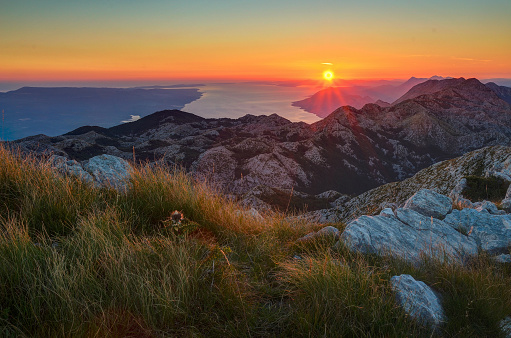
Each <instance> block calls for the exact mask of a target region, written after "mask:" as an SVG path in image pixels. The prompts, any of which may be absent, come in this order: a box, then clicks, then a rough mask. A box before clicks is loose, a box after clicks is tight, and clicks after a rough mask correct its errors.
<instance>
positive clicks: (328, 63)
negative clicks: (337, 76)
mask: <svg viewBox="0 0 511 338" xmlns="http://www.w3.org/2000/svg"><path fill="white" fill-rule="evenodd" d="M321 64H322V65H327V66H333V65H334V64H333V63H331V62H322V63H321Z"/></svg>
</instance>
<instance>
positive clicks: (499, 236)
mask: <svg viewBox="0 0 511 338" xmlns="http://www.w3.org/2000/svg"><path fill="white" fill-rule="evenodd" d="M444 223H446V224H448V225H449V226H451V227H452V228H453V229H458V230H460V231H461V232H463V233H466V234H470V235H469V237H470V238H472V239H474V240H475V241H476V243H477V246H478V247H479V248H480V249H481V250H482V251H485V252H488V253H489V254H491V255H497V254H501V253H507V251H508V248H509V246H510V245H511V215H492V214H490V213H488V212H487V210H482V211H478V210H476V209H463V210H453V211H452V213H450V214H449V215H447V216H446V217H445V219H444Z"/></svg>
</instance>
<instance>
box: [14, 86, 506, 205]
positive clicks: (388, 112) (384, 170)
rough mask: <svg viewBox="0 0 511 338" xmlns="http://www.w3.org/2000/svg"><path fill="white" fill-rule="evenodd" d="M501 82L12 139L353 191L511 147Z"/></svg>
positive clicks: (220, 181)
mask: <svg viewBox="0 0 511 338" xmlns="http://www.w3.org/2000/svg"><path fill="white" fill-rule="evenodd" d="M492 87H493V88H492ZM508 90H509V88H507V87H501V86H498V87H495V86H492V85H489V86H488V85H484V84H482V83H481V82H480V81H478V80H477V79H464V78H459V79H444V80H427V81H426V82H423V83H420V84H418V85H416V86H414V87H412V88H411V89H410V90H409V91H408V92H407V93H406V94H405V95H404V96H403V97H402V98H400V99H398V100H396V102H394V103H393V104H391V105H388V106H385V107H382V106H380V105H378V104H366V105H364V106H363V107H362V108H361V109H356V108H353V107H350V106H343V107H340V108H338V109H336V110H335V111H333V112H332V113H331V114H330V115H328V116H327V117H326V118H324V119H323V120H321V121H318V122H316V123H313V124H306V123H304V122H297V123H293V122H290V121H288V120H286V119H284V118H282V117H280V116H278V115H275V114H273V115H270V116H253V115H246V116H244V117H242V118H239V119H228V118H221V119H206V118H202V117H199V116H196V115H193V114H189V113H186V112H182V111H179V110H165V111H160V112H157V113H154V114H151V115H148V116H146V117H143V118H141V119H140V120H137V121H134V122H130V123H124V124H121V125H118V126H115V127H112V128H102V127H98V126H84V127H80V128H78V129H75V130H73V131H71V132H69V133H67V134H64V135H61V136H56V137H49V136H45V135H36V136H31V137H27V138H24V139H20V140H17V141H15V142H14V144H16V145H18V146H21V147H22V148H23V149H27V150H30V151H36V152H46V153H49V152H51V153H54V154H57V155H63V156H66V157H68V158H71V159H76V160H79V161H83V160H87V159H88V158H90V157H92V156H95V155H99V154H104V153H106V154H110V155H115V156H119V157H122V158H125V159H133V158H134V157H135V159H136V160H137V161H151V162H152V161H159V162H164V163H167V164H170V165H173V164H177V165H182V166H184V167H185V168H187V170H190V171H192V172H194V173H195V175H197V176H198V177H202V178H205V179H208V180H209V181H210V182H212V183H213V184H215V185H216V186H217V187H218V188H219V189H222V190H223V191H224V192H226V193H229V194H233V195H236V196H247V195H250V194H251V193H253V192H254V191H257V190H258V189H259V190H260V189H261V187H271V188H277V189H281V190H283V191H290V190H293V191H294V193H295V194H299V193H306V194H319V193H322V192H325V191H328V190H335V191H337V192H339V193H342V194H348V195H357V194H360V193H362V192H365V191H367V190H369V189H373V188H375V187H377V186H380V185H382V184H385V183H388V182H393V181H399V180H403V179H405V178H408V177H411V176H412V175H414V174H415V173H417V172H418V171H419V170H421V169H423V168H426V167H428V166H430V165H432V164H434V163H436V162H439V161H442V160H446V159H450V158H454V157H457V156H460V155H463V154H465V153H467V152H469V151H472V150H475V149H479V148H482V147H485V146H494V145H506V146H511V128H510V127H511V105H510V104H509V103H508V102H507V101H506V100H505V99H506V97H508V96H506V95H507V93H508Z"/></svg>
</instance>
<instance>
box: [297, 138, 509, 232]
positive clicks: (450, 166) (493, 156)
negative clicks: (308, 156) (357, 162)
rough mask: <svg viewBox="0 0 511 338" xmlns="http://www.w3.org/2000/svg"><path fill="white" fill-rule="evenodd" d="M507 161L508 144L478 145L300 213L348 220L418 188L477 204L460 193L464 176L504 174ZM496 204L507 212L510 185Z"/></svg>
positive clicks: (375, 210)
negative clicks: (398, 178)
mask: <svg viewBox="0 0 511 338" xmlns="http://www.w3.org/2000/svg"><path fill="white" fill-rule="evenodd" d="M509 163H511V147H503V146H492V147H486V148H482V149H478V150H475V151H472V152H469V153H466V154H464V155H463V156H460V157H457V158H454V159H451V160H446V161H442V162H438V163H436V164H434V165H432V166H430V167H428V168H425V169H423V170H421V171H419V172H418V173H417V174H415V175H414V176H412V177H410V178H408V179H405V180H403V181H399V182H392V183H388V184H384V185H382V186H379V187H377V188H375V189H372V190H369V191H367V192H364V193H362V194H360V195H358V196H356V197H353V198H351V199H347V200H345V201H343V202H342V203H340V204H338V205H336V206H335V207H334V208H331V209H324V210H317V211H314V212H312V213H308V214H306V215H304V217H306V218H308V219H310V220H311V221H314V220H315V221H317V222H319V223H335V222H340V221H343V222H346V223H347V222H349V221H352V220H353V219H355V218H357V217H360V216H362V215H367V214H377V213H378V212H380V211H381V210H383V209H384V208H386V207H388V206H393V209H396V207H397V206H402V205H403V204H404V203H405V202H406V201H407V200H408V199H409V198H410V197H411V196H413V195H414V194H415V193H416V192H417V191H420V190H421V189H429V190H433V191H435V192H437V193H439V194H442V195H448V196H449V197H450V198H451V199H452V200H453V201H454V203H453V205H454V206H456V207H457V208H474V209H475V208H478V207H480V206H481V203H479V202H471V201H470V200H468V199H466V198H464V197H463V195H462V192H463V190H464V189H465V188H466V184H467V181H466V179H464V177H466V176H483V177H489V176H496V177H504V175H507V172H508V170H509ZM506 196H509V197H504V200H503V201H502V203H501V205H500V207H501V209H504V210H506V211H507V212H511V187H510V188H509V189H508V193H507V194H506Z"/></svg>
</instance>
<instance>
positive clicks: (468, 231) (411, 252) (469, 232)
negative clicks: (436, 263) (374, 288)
mask: <svg viewBox="0 0 511 338" xmlns="http://www.w3.org/2000/svg"><path fill="white" fill-rule="evenodd" d="M437 195H438V194H436V193H433V192H431V191H424V190H422V191H419V192H417V194H415V195H414V196H412V197H411V198H410V200H412V201H414V203H406V204H405V207H403V208H398V209H397V210H395V211H393V210H392V209H384V210H383V211H382V212H381V213H380V215H377V216H361V217H359V218H357V219H356V220H354V221H352V222H351V223H349V224H348V226H347V227H346V229H345V230H344V232H343V233H342V234H341V237H340V241H341V242H342V243H344V244H345V245H346V246H347V247H348V248H350V249H351V250H353V251H358V252H362V253H375V254H387V255H391V256H394V257H398V258H400V259H403V260H406V261H409V262H412V263H415V264H417V263H419V262H420V261H421V259H423V258H435V259H438V260H441V261H444V260H447V261H449V262H455V263H463V262H464V261H465V260H466V259H467V258H468V257H470V256H475V255H477V254H478V252H479V251H483V252H487V253H488V254H490V255H498V254H507V253H509V248H510V247H511V215H507V214H505V215H502V214H490V212H489V211H488V209H483V208H481V209H480V210H477V209H463V210H452V212H450V213H444V212H445V210H447V205H444V204H442V205H440V204H439V203H430V201H429V200H427V199H424V196H434V197H435V198H436V201H444V200H445V198H447V199H448V200H449V201H451V200H450V199H449V198H448V197H446V196H441V197H439V196H437ZM410 200H409V201H410ZM421 203H422V204H421ZM451 204H452V201H451ZM428 206H431V207H432V208H433V209H434V210H435V212H431V210H428V209H427V207H428ZM411 207H413V208H414V209H415V210H417V211H415V210H414V209H412V208H411ZM490 209H491V210H493V208H490ZM439 210H442V212H438V211H439ZM433 214H435V216H436V217H435V216H433ZM444 217H445V218H444ZM439 218H442V219H443V220H441V219H439Z"/></svg>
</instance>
